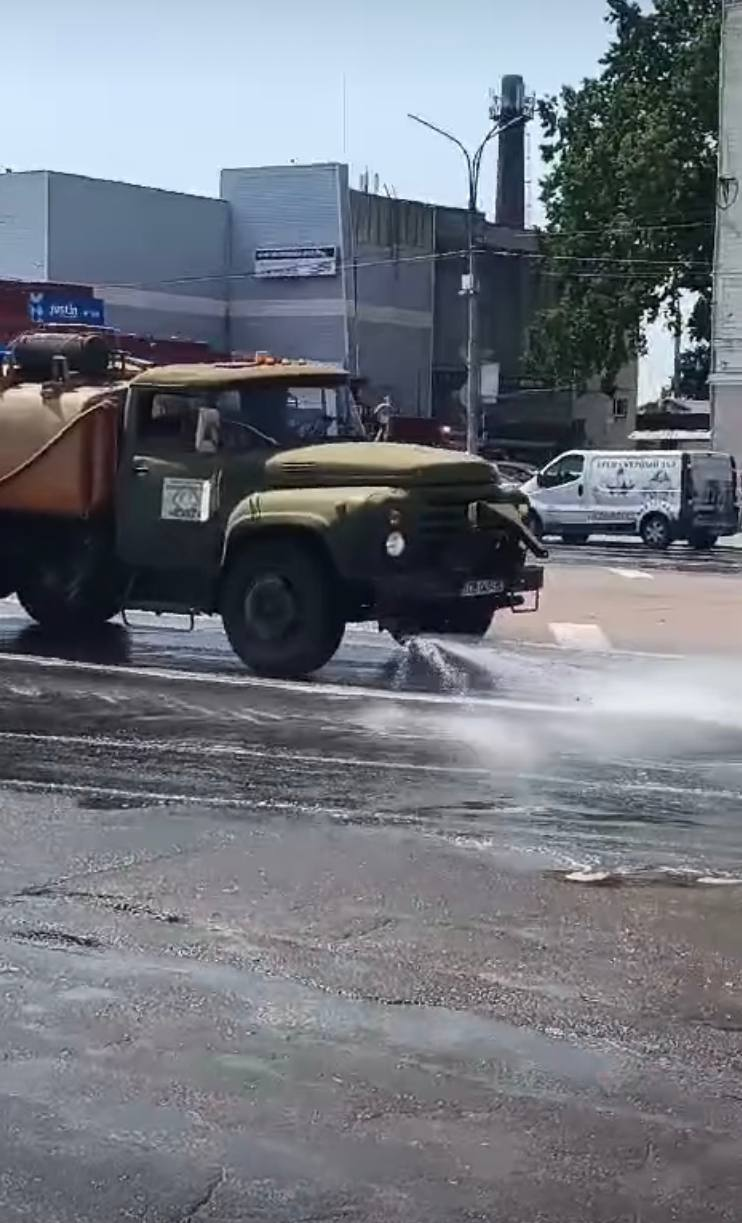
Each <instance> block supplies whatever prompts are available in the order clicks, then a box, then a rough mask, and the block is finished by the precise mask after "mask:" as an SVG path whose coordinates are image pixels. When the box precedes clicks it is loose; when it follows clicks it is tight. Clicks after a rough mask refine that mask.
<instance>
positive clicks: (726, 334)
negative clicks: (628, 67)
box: [712, 0, 742, 461]
mask: <svg viewBox="0 0 742 1223" xmlns="http://www.w3.org/2000/svg"><path fill="white" fill-rule="evenodd" d="M719 180H720V181H719V208H718V212H717V226H716V257H715V278H714V318H713V374H712V384H713V385H712V394H713V422H714V424H713V428H714V444H715V445H716V446H717V447H718V448H719V449H722V450H730V451H731V452H732V453H733V454H735V455H736V456H737V459H738V461H740V460H742V0H726V3H725V5H724V26H723V34H722V51H721V130H720V139H719Z"/></svg>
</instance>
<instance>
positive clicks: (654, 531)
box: [641, 514, 672, 552]
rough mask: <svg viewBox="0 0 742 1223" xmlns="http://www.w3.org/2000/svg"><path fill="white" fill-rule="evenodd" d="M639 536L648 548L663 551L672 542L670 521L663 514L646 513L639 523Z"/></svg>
mask: <svg viewBox="0 0 742 1223" xmlns="http://www.w3.org/2000/svg"><path fill="white" fill-rule="evenodd" d="M641 537H642V539H643V540H644V542H645V544H646V545H647V547H648V548H657V549H658V550H659V551H662V552H663V551H664V550H665V548H669V546H670V544H671V542H672V531H671V530H670V523H669V522H668V520H667V518H666V517H665V515H664V514H647V517H646V518H645V519H644V521H643V523H642V525H641Z"/></svg>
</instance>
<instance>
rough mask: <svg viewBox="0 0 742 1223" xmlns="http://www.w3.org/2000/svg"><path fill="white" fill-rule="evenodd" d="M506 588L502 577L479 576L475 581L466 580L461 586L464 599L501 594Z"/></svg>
mask: <svg viewBox="0 0 742 1223" xmlns="http://www.w3.org/2000/svg"><path fill="white" fill-rule="evenodd" d="M504 589H505V583H504V582H503V581H502V579H501V578H477V579H476V581H473V582H465V583H464V585H463V586H462V588H461V598H462V599H477V598H481V596H482V595H500V594H502V592H503V590H504Z"/></svg>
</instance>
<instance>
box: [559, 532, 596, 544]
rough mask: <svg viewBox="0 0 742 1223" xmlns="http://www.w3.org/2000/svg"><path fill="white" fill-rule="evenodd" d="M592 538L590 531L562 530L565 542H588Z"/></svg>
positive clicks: (563, 541)
mask: <svg viewBox="0 0 742 1223" xmlns="http://www.w3.org/2000/svg"><path fill="white" fill-rule="evenodd" d="M589 538H590V534H589V532H588V531H562V543H563V544H576V545H580V546H581V545H582V544H586V543H587V541H588V540H589Z"/></svg>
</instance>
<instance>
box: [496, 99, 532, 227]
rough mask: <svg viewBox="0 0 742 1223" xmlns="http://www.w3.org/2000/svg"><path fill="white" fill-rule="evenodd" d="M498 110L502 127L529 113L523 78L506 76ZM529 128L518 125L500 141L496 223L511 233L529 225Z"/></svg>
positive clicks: (521, 124) (502, 136)
mask: <svg viewBox="0 0 742 1223" xmlns="http://www.w3.org/2000/svg"><path fill="white" fill-rule="evenodd" d="M501 89H502V92H501V95H500V98H499V100H498V102H497V103H496V106H497V108H498V110H499V120H500V122H501V123H508V122H509V121H510V120H511V119H514V118H516V116H517V115H523V114H525V112H526V90H525V84H524V82H523V77H522V76H504V77H503V78H502V86H501ZM525 133H526V127H525V122H524V123H516V124H515V125H514V126H513V127H511V128H509V129H508V131H506V132H503V133H502V135H501V136H500V137H499V155H498V160H497V201H496V204H495V221H496V222H497V224H498V225H507V226H508V227H509V228H510V229H524V228H525V224H526V153H525V147H526V145H525V142H526V135H525Z"/></svg>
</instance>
